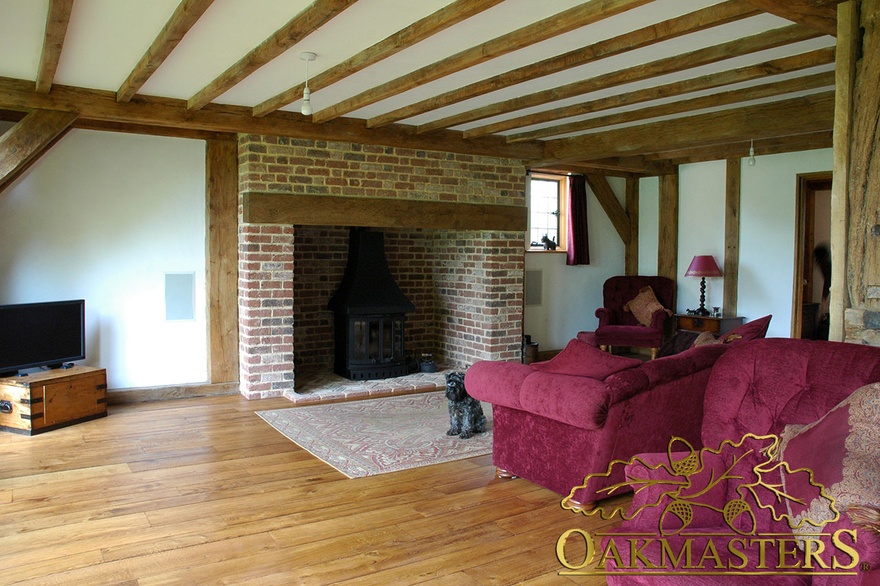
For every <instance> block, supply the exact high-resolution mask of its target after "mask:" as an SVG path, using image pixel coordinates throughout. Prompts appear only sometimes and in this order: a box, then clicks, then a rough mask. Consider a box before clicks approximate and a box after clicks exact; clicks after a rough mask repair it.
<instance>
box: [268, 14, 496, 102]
mask: <svg viewBox="0 0 880 586" xmlns="http://www.w3.org/2000/svg"><path fill="white" fill-rule="evenodd" d="M502 1H503V0H457V1H456V2H453V3H452V4H449V5H447V6H445V7H443V8H441V9H440V10H438V11H436V12H434V13H433V14H429V15H428V16H426V17H425V18H423V19H421V20H419V21H417V22H414V23H413V24H411V25H410V26H408V27H406V28H404V29H402V30H400V31H398V32H396V33H394V34H393V35H390V36H388V37H386V38H385V39H384V40H382V41H379V42H378V43H376V44H375V45H373V46H372V47H369V48H368V49H364V50H363V51H361V52H360V53H358V54H357V55H354V56H352V57H351V58H349V59H346V60H345V61H343V62H342V63H340V64H339V65H336V66H334V67H331V68H330V69H327V70H326V71H323V72H321V73H319V74H318V75H316V76H314V77H313V78H311V79H310V80H309V89H311V90H312V91H317V90H319V89H321V88H325V87H328V86H330V85H332V84H334V83H336V82H337V81H340V80H342V79H344V78H346V77H348V76H349V75H353V74H355V73H357V72H358V71H361V70H362V69H366V68H367V67H369V66H370V65H373V64H375V63H378V62H379V61H381V60H382V59H386V58H388V57H390V56H391V55H394V54H395V53H398V52H400V51H402V50H403V49H406V48H407V47H410V46H412V45H414V44H416V43H418V42H419V41H423V40H424V39H427V38H428V37H431V36H433V35H435V34H437V33H439V32H441V31H443V30H445V29H447V28H449V27H451V26H453V25H455V24H458V23H459V22H462V21H464V20H467V19H468V18H470V17H472V16H475V15H477V14H479V13H480V12H483V11H484V10H487V9H489V8H491V7H493V6H495V5H496V4H499V3H501V2H502ZM303 89H305V83H301V84H298V85H295V86H293V87H292V88H290V89H288V90H285V91H284V92H282V93H280V94H278V95H277V96H274V97H272V98H270V99H268V100H266V101H265V102H262V103H261V104H257V105H256V106H254V111H253V114H254V116H265V115H266V114H269V113H270V112H274V111H275V110H278V109H279V108H283V107H284V106H286V105H288V104H290V103H293V102H295V101H296V100H298V99H300V98H301V97H302V93H303Z"/></svg>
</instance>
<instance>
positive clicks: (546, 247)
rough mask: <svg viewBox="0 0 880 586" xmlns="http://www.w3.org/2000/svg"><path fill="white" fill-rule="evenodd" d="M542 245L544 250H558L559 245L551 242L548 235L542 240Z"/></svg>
mask: <svg viewBox="0 0 880 586" xmlns="http://www.w3.org/2000/svg"><path fill="white" fill-rule="evenodd" d="M541 243H542V244H543V245H544V250H556V246H557V244H556V243H555V242H554V241H552V240H550V239H549V238H548V237H547V235H546V234H544V236H543V237H542V238H541Z"/></svg>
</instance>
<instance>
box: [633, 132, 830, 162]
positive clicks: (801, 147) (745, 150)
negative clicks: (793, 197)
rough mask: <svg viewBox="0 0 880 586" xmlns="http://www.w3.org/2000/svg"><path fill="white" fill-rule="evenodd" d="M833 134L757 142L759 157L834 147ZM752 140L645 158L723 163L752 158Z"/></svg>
mask: <svg viewBox="0 0 880 586" xmlns="http://www.w3.org/2000/svg"><path fill="white" fill-rule="evenodd" d="M831 140H832V131H831V130H822V131H819V132H809V133H806V134H795V135H791V136H780V137H775V138H764V139H755V140H754V145H755V154H756V155H757V156H761V155H778V154H780V153H791V152H799V151H809V150H815V149H825V148H829V149H830V148H831V147H832V144H831ZM750 144H752V141H748V140H746V141H740V142H731V143H727V144H720V145H715V146H710V147H706V146H701V147H697V148H687V149H680V150H670V151H664V152H661V153H651V154H649V155H646V156H645V160H646V161H653V160H656V161H657V162H658V163H659V162H664V163H673V164H676V165H684V164H686V163H701V162H704V161H720V160H723V159H741V158H745V157H747V156H749V146H750Z"/></svg>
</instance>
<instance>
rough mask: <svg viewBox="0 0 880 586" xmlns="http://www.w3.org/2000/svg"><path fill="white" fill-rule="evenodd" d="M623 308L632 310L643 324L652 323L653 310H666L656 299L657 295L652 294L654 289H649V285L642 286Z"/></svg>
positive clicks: (648, 324)
mask: <svg viewBox="0 0 880 586" xmlns="http://www.w3.org/2000/svg"><path fill="white" fill-rule="evenodd" d="M623 310H624V311H629V312H632V314H633V315H634V316H635V318H636V319H637V320H638V321H639V323H640V324H642V325H643V326H650V325H651V324H652V322H653V321H654V312H655V311H661V310H663V311H668V310H667V309H666V308H665V307H663V304H662V303H660V302H659V301H657V296H656V295H654V290H653V289H651V286H650V285H648V286H647V287H642V288H641V289H640V290H639V294H638V295H636V296H635V297H634V298H632V299H631V300H629V301H628V302H627V303H626V305H624V306H623ZM667 315H668V314H667Z"/></svg>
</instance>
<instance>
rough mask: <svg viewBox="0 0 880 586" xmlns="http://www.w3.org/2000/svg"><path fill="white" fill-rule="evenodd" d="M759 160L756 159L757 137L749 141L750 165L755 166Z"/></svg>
mask: <svg viewBox="0 0 880 586" xmlns="http://www.w3.org/2000/svg"><path fill="white" fill-rule="evenodd" d="M757 162H758V160H757V159H755V139H752V140H750V141H749V160H748V163H749V167H754V166H755V164H756V163H757Z"/></svg>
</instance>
